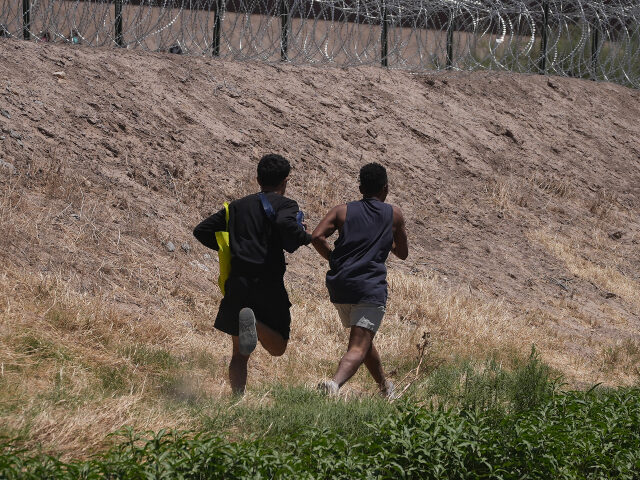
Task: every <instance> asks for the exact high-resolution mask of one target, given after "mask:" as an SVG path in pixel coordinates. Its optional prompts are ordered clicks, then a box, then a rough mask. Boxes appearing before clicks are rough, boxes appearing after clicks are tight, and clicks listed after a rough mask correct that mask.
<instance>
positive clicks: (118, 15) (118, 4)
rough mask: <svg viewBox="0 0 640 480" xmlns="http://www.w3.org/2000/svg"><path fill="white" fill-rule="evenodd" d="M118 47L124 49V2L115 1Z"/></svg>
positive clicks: (120, 0)
mask: <svg viewBox="0 0 640 480" xmlns="http://www.w3.org/2000/svg"><path fill="white" fill-rule="evenodd" d="M115 27H116V45H118V46H119V47H122V46H123V45H124V42H123V40H122V0H115Z"/></svg>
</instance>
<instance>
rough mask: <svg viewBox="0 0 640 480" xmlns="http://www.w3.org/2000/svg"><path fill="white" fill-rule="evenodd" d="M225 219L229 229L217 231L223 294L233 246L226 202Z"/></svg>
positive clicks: (219, 278)
mask: <svg viewBox="0 0 640 480" xmlns="http://www.w3.org/2000/svg"><path fill="white" fill-rule="evenodd" d="M224 210H225V219H226V221H227V230H226V231H225V232H216V241H217V242H218V260H219V263H220V275H219V276H218V286H219V287H220V291H221V292H222V295H224V284H225V282H226V281H227V278H229V274H230V273H231V247H230V246H229V204H228V203H227V202H224Z"/></svg>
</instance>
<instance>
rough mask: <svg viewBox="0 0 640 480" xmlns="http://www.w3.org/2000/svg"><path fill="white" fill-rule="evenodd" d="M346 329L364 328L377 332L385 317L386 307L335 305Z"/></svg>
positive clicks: (365, 304)
mask: <svg viewBox="0 0 640 480" xmlns="http://www.w3.org/2000/svg"><path fill="white" fill-rule="evenodd" d="M333 305H334V306H335V307H336V310H338V315H339V316H340V320H341V321H342V325H343V326H344V328H351V327H362V328H366V329H367V330H371V331H372V332H374V333H375V332H377V331H378V328H380V324H381V323H382V317H384V312H385V306H384V305H373V304H371V303H357V304H355V303H334V304H333Z"/></svg>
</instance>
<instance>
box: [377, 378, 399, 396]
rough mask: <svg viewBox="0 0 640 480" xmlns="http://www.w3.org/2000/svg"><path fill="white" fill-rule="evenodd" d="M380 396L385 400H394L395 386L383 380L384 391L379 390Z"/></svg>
mask: <svg viewBox="0 0 640 480" xmlns="http://www.w3.org/2000/svg"><path fill="white" fill-rule="evenodd" d="M380 395H382V396H383V397H384V398H386V399H387V400H395V398H396V386H395V385H394V384H393V382H392V381H391V380H385V382H384V390H380Z"/></svg>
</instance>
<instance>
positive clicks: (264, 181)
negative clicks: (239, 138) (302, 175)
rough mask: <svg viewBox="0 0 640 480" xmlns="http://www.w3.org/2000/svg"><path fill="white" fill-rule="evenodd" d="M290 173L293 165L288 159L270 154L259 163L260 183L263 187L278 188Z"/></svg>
mask: <svg viewBox="0 0 640 480" xmlns="http://www.w3.org/2000/svg"><path fill="white" fill-rule="evenodd" d="M290 171H291V165H290V164H289V161H288V160H287V159H286V158H284V157H283V156H282V155H277V154H275V153H270V154H268V155H265V156H264V157H262V158H261V159H260V161H259V162H258V183H259V184H260V185H261V186H263V187H277V186H278V185H280V182H282V181H283V180H284V179H285V178H287V177H288V176H289V172H290Z"/></svg>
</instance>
